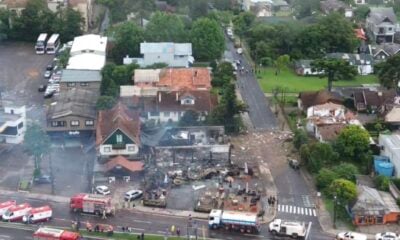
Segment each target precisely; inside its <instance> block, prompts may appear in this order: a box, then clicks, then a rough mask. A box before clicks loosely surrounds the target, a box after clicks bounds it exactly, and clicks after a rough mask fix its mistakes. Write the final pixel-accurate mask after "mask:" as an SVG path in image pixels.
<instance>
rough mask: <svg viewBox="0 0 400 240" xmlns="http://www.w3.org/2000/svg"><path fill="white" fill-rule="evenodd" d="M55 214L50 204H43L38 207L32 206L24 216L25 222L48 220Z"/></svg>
mask: <svg viewBox="0 0 400 240" xmlns="http://www.w3.org/2000/svg"><path fill="white" fill-rule="evenodd" d="M52 216H53V210H52V209H51V208H50V206H42V207H38V208H32V209H31V210H30V211H29V212H28V213H27V214H26V215H25V216H24V217H23V218H22V221H23V222H24V223H37V222H47V221H49V220H50V219H51V217H52Z"/></svg>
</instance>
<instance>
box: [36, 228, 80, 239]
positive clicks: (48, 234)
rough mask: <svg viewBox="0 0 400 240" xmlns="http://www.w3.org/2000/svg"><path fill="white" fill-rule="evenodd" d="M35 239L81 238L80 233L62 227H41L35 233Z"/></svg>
mask: <svg viewBox="0 0 400 240" xmlns="http://www.w3.org/2000/svg"><path fill="white" fill-rule="evenodd" d="M33 239H34V240H79V239H81V236H80V235H79V233H76V232H70V231H66V230H61V229H55V228H48V227H41V228H39V229H38V230H36V232H35V233H34V234H33Z"/></svg>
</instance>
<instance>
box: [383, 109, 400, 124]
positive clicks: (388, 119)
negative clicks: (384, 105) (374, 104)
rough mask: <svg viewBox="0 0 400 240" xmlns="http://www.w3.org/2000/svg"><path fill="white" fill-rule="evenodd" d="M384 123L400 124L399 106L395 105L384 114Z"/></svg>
mask: <svg viewBox="0 0 400 240" xmlns="http://www.w3.org/2000/svg"><path fill="white" fill-rule="evenodd" d="M384 119H385V123H387V124H390V125H392V126H397V127H399V126H400V106H395V107H393V108H392V109H391V110H389V111H388V112H387V113H386V115H385V118H384Z"/></svg>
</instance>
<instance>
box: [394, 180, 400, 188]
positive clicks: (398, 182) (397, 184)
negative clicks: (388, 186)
mask: <svg viewBox="0 0 400 240" xmlns="http://www.w3.org/2000/svg"><path fill="white" fill-rule="evenodd" d="M392 182H393V184H394V185H395V186H396V187H397V188H398V189H400V178H395V179H393V180H392Z"/></svg>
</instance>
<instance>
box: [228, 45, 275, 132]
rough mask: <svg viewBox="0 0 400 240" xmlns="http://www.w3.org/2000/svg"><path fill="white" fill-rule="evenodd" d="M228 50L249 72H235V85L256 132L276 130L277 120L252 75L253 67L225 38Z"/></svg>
mask: <svg viewBox="0 0 400 240" xmlns="http://www.w3.org/2000/svg"><path fill="white" fill-rule="evenodd" d="M226 39H227V40H226V44H227V48H228V50H229V51H230V52H231V53H232V56H233V58H234V60H240V61H241V66H242V67H244V69H247V70H249V73H240V71H238V72H237V85H238V87H239V88H238V89H239V91H240V94H241V96H242V98H243V101H244V102H245V103H246V104H247V106H248V113H249V116H250V119H251V122H252V124H253V127H254V128H255V129H256V130H274V129H276V128H277V120H276V118H275V115H274V114H273V112H272V111H271V109H270V107H269V103H268V100H267V99H266V98H265V95H264V93H263V92H262V90H261V88H260V85H259V84H258V82H257V79H256V77H255V75H254V73H252V71H251V69H253V67H252V66H251V64H250V63H249V62H248V61H247V59H246V58H245V57H244V56H243V55H239V54H237V53H236V50H235V48H234V46H233V43H232V41H230V40H229V39H228V38H226Z"/></svg>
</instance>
